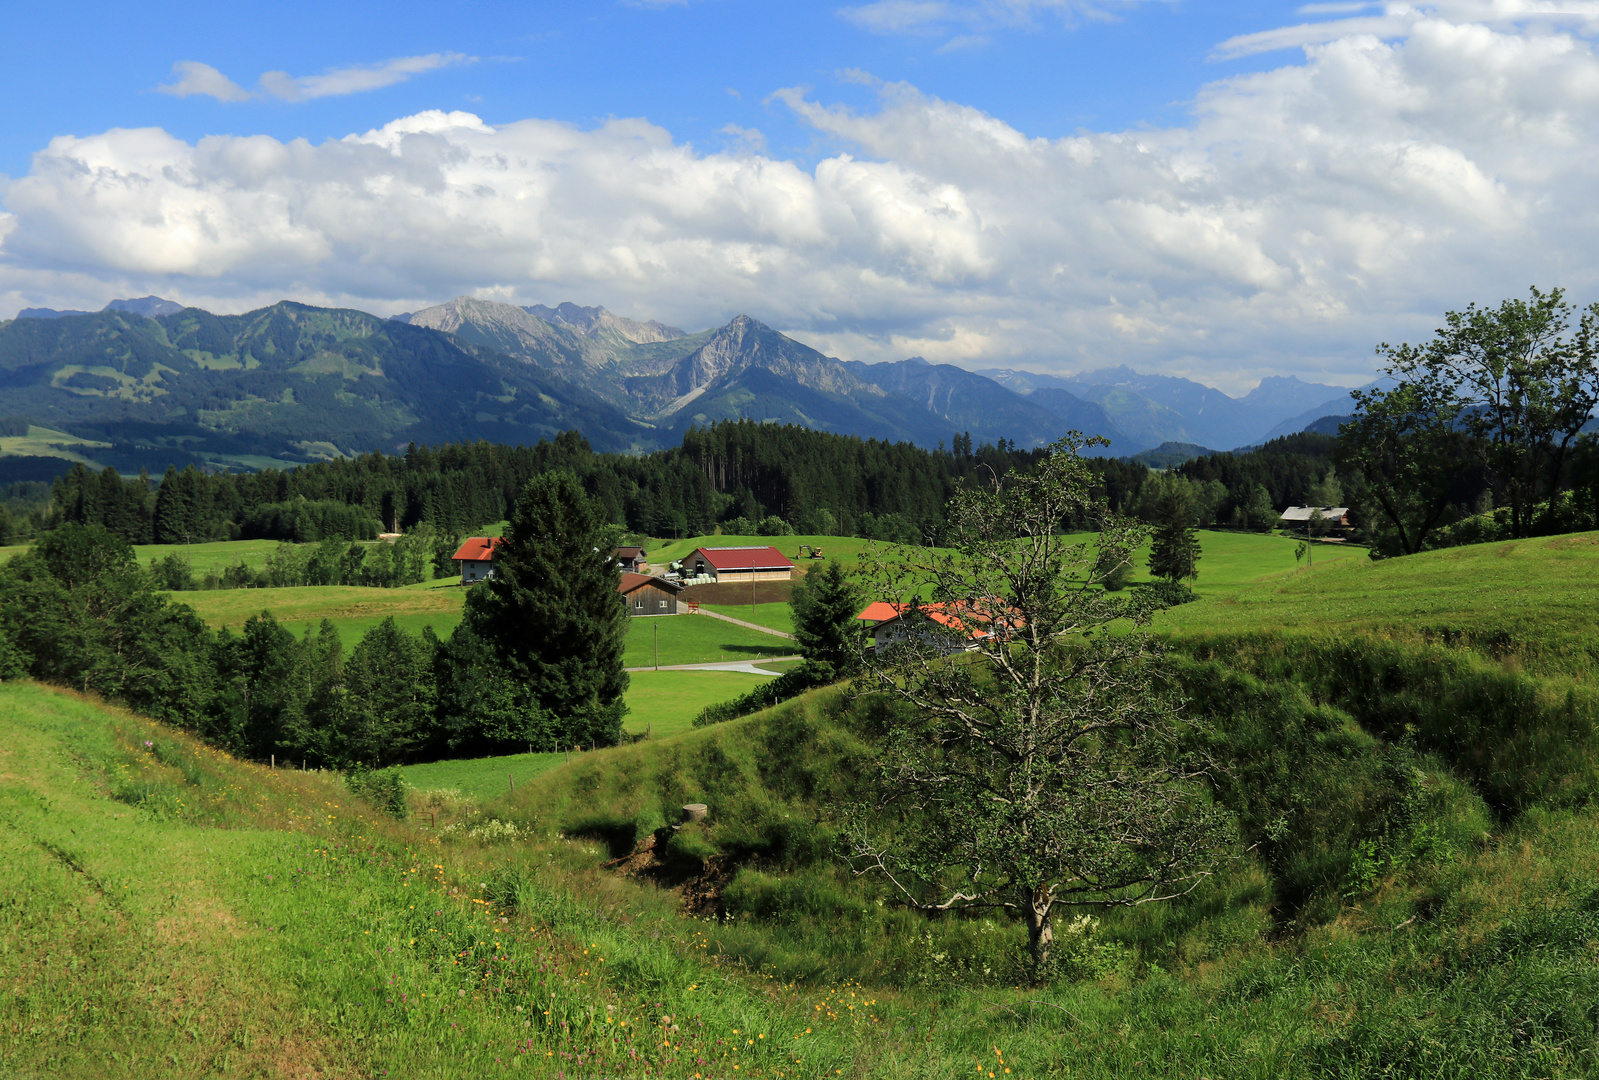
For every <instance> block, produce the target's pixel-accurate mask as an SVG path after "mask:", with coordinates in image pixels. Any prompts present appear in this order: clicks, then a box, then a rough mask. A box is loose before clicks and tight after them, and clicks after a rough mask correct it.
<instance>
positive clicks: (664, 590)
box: [616, 570, 683, 615]
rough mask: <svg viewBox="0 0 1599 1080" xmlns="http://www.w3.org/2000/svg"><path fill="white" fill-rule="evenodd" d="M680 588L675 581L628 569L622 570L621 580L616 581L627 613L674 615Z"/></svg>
mask: <svg viewBox="0 0 1599 1080" xmlns="http://www.w3.org/2000/svg"><path fill="white" fill-rule="evenodd" d="M682 590H683V586H681V585H679V584H678V583H677V582H675V581H667V580H666V579H665V578H661V577H651V576H650V575H649V574H635V573H633V572H632V571H630V570H624V571H623V572H622V580H621V581H619V582H617V583H616V591H617V592H618V593H621V595H622V599H623V600H624V601H625V602H626V603H627V613H628V614H629V615H676V614H677V594H678V593H679V592H681V591H682Z"/></svg>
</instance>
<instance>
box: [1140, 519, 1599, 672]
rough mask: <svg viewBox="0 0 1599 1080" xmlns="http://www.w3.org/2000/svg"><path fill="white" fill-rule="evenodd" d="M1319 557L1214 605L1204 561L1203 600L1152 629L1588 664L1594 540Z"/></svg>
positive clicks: (1594, 599)
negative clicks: (1417, 645)
mask: <svg viewBox="0 0 1599 1080" xmlns="http://www.w3.org/2000/svg"><path fill="white" fill-rule="evenodd" d="M1207 541H1208V538H1207ZM1206 550H1207V555H1208V551H1209V548H1208V547H1207V549H1206ZM1339 553H1340V554H1354V552H1352V551H1351V552H1347V553H1346V552H1339ZM1322 554H1323V552H1322V551H1320V550H1318V551H1317V563H1316V566H1315V568H1314V569H1309V568H1303V567H1301V568H1300V569H1293V568H1288V569H1285V570H1282V571H1280V572H1277V573H1273V574H1270V575H1267V576H1266V580H1264V581H1260V582H1256V583H1253V584H1242V583H1241V584H1239V585H1236V586H1230V587H1228V588H1227V589H1224V590H1219V593H1220V594H1219V595H1206V594H1205V590H1204V571H1205V569H1206V565H1205V564H1204V563H1201V571H1200V572H1201V578H1200V587H1199V589H1198V590H1197V591H1199V592H1200V593H1201V595H1205V596H1206V598H1205V599H1204V600H1203V601H1201V602H1198V603H1193V604H1185V605H1183V606H1181V607H1177V608H1173V609H1171V610H1169V611H1166V612H1163V613H1162V614H1161V615H1160V616H1159V618H1158V620H1157V625H1158V626H1159V627H1160V628H1161V629H1162V630H1163V631H1164V632H1166V633H1169V634H1171V635H1174V636H1177V637H1191V636H1199V635H1204V634H1242V633H1255V632H1270V633H1274V634H1282V633H1287V634H1292V635H1332V636H1342V637H1346V638H1348V637H1354V636H1357V635H1358V636H1365V637H1378V638H1385V639H1386V638H1404V639H1411V640H1421V641H1427V642H1437V643H1441V644H1461V645H1466V646H1470V647H1472V648H1474V649H1477V650H1480V651H1482V652H1483V653H1484V654H1490V655H1506V656H1507V655H1512V654H1513V655H1518V656H1523V657H1530V656H1539V657H1542V658H1543V659H1544V660H1545V661H1548V662H1554V663H1557V664H1558V665H1559V666H1561V667H1563V668H1569V669H1573V670H1575V669H1582V670H1587V669H1588V667H1590V666H1591V665H1592V663H1593V661H1594V654H1593V652H1592V643H1593V642H1594V641H1595V640H1599V533H1573V534H1570V535H1566V536H1550V537H1539V538H1536V539H1531V540H1520V541H1512V542H1507V543H1500V544H1476V545H1470V546H1466V547H1457V548H1446V549H1444V550H1442V551H1427V552H1422V553H1421V554H1419V555H1411V556H1408V557H1406V558H1402V559H1385V560H1381V561H1376V562H1374V561H1372V560H1370V559H1368V558H1364V557H1362V558H1358V559H1357V558H1345V559H1342V560H1338V561H1333V560H1324V559H1322V557H1321V556H1322ZM1361 555H1362V556H1364V552H1361ZM1562 657H1564V659H1562ZM1568 661H1569V663H1568Z"/></svg>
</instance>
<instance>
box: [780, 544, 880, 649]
mask: <svg viewBox="0 0 1599 1080" xmlns="http://www.w3.org/2000/svg"><path fill="white" fill-rule="evenodd" d="M861 601H862V595H861V589H860V588H859V586H857V585H856V584H855V583H854V582H852V581H851V580H850V579H849V575H847V574H846V573H845V572H844V567H843V565H842V564H841V563H839V562H838V561H837V560H832V561H829V562H826V563H813V564H812V565H811V567H810V569H808V570H806V571H805V576H804V577H803V578H801V579H800V581H799V583H798V584H796V585H795V587H794V594H793V596H792V597H790V599H789V606H790V607H792V608H793V610H794V637H795V639H796V640H797V641H798V642H799V646H800V652H802V653H803V654H804V655H805V659H806V660H807V661H809V662H810V663H811V664H812V665H814V666H820V665H822V664H825V665H827V670H826V671H825V672H818V675H819V676H820V677H822V678H823V679H826V678H838V677H843V676H848V675H853V674H855V673H856V672H857V671H858V670H859V669H860V666H861V649H862V646H863V642H862V641H861V632H860V624H859V623H858V622H856V621H855V616H856V615H858V614H859V613H860V610H861Z"/></svg>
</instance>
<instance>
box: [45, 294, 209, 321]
mask: <svg viewBox="0 0 1599 1080" xmlns="http://www.w3.org/2000/svg"><path fill="white" fill-rule="evenodd" d="M100 310H101V311H127V312H131V313H133V314H134V315H143V316H145V317H146V318H154V317H155V316H157V315H176V314H177V313H178V312H180V311H182V310H183V305H182V304H179V303H176V302H174V301H172V300H163V299H161V298H160V297H159V296H141V297H139V298H138V299H137V300H113V301H111V302H110V303H109V304H107V305H106V306H105V307H103V308H101V309H100ZM93 314H94V312H92V311H71V310H66V311H57V310H56V309H55V308H47V307H30V308H23V309H22V310H21V311H19V312H17V318H19V319H60V318H65V317H66V316H68V315H93Z"/></svg>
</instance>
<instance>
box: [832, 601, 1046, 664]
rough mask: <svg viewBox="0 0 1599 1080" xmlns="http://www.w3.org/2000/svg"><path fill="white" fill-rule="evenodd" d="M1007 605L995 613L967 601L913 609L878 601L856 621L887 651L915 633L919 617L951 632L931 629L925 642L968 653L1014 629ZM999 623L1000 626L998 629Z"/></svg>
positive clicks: (874, 643) (923, 635) (924, 633)
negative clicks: (946, 632) (995, 635)
mask: <svg viewBox="0 0 1599 1080" xmlns="http://www.w3.org/2000/svg"><path fill="white" fill-rule="evenodd" d="M1005 606H1007V605H999V606H998V607H997V608H996V610H995V611H987V610H984V609H983V608H982V607H980V606H977V605H974V604H972V603H970V602H965V603H960V604H922V605H920V606H918V607H917V608H915V609H914V610H913V609H912V608H911V606H910V605H909V604H893V603H890V602H888V601H887V600H876V601H873V602H872V603H870V604H867V605H866V608H865V610H863V611H862V612H861V613H860V614H859V615H857V616H855V618H856V619H857V620H859V621H860V622H863V623H866V624H867V625H866V632H867V633H868V634H870V635H871V636H872V647H873V648H874V649H886V648H888V647H889V646H890V645H893V644H894V643H895V642H897V641H902V640H904V638H905V637H906V636H907V635H908V634H911V633H916V631H915V630H914V622H915V619H916V618H920V619H924V620H926V621H927V622H929V623H936V624H937V625H938V626H941V627H943V628H944V629H945V630H948V631H951V633H949V634H944V633H934V632H932V630H931V627H929V628H928V629H926V630H923V631H921V632H920V634H919V635H918V636H920V637H921V638H922V639H923V640H924V641H931V640H932V639H933V638H934V637H937V638H938V640H939V641H940V642H941V643H942V645H943V647H944V648H945V649H947V650H949V651H952V652H958V651H960V650H961V649H963V648H964V649H966V650H971V649H975V648H977V647H978V645H979V644H981V643H982V642H983V641H985V640H987V639H988V638H991V637H993V636H994V633H995V630H996V629H997V630H998V631H999V633H1001V634H1005V633H1007V632H1008V631H1009V630H1011V629H1013V628H1014V626H1015V624H1014V623H1012V622H1011V617H1010V616H1005V615H1003V614H1002V611H1003V608H1004V607H1005ZM996 613H999V614H1000V617H999V618H998V620H996V618H995V616H996ZM996 621H998V622H999V623H1000V625H999V626H998V627H997V628H996V626H995V623H996ZM923 625H924V626H925V625H926V623H924V624H923Z"/></svg>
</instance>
